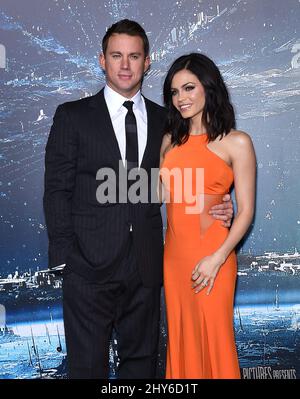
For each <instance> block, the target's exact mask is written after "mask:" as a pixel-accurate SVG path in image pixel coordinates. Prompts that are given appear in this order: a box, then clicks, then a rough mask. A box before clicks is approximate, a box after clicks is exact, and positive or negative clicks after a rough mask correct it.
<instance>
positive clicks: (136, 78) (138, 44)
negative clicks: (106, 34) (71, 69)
mask: <svg viewBox="0 0 300 399" xmlns="http://www.w3.org/2000/svg"><path fill="white" fill-rule="evenodd" d="M100 65H101V67H102V68H103V69H104V70H105V74H106V83H107V85H108V86H109V87H111V88H112V89H113V90H115V91H116V92H118V93H119V94H121V95H122V96H124V97H127V98H131V97H133V96H134V95H135V94H136V93H137V91H138V90H139V89H140V87H141V82H142V78H143V75H144V72H145V71H146V70H147V69H148V67H149V65H150V58H149V57H148V56H147V57H145V52H144V46H143V40H142V38H141V37H139V36H129V35H126V34H124V33H115V34H113V35H112V36H111V37H110V38H109V40H108V45H107V49H106V52H105V54H101V55H100Z"/></svg>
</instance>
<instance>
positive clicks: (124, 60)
mask: <svg viewBox="0 0 300 399" xmlns="http://www.w3.org/2000/svg"><path fill="white" fill-rule="evenodd" d="M121 68H122V69H128V68H129V60H128V58H127V57H122V62H121Z"/></svg>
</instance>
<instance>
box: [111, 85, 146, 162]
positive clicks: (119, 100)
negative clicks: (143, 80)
mask: <svg viewBox="0 0 300 399" xmlns="http://www.w3.org/2000/svg"><path fill="white" fill-rule="evenodd" d="M104 98H105V102H106V104H107V108H108V111H109V115H110V119H111V121H112V125H113V128H114V131H115V135H116V138H117V141H118V144H119V149H120V153H121V157H122V161H123V163H124V165H125V156H126V132H125V116H126V114H127V108H125V107H124V106H123V103H124V101H133V102H134V104H133V108H132V109H133V112H134V115H135V118H136V124H137V135H138V149H139V166H141V163H142V159H143V155H144V152H145V148H146V143H147V111H146V105H145V100H144V98H143V96H142V95H141V91H140V90H139V91H138V92H137V93H136V94H135V95H134V96H133V97H132V98H126V97H123V96H122V95H121V94H119V93H117V92H116V91H114V90H113V89H112V88H111V87H109V86H107V85H106V86H105V88H104Z"/></svg>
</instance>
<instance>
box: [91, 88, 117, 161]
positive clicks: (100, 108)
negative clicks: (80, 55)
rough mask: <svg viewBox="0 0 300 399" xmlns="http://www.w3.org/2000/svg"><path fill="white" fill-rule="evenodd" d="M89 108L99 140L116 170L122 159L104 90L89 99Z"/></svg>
mask: <svg viewBox="0 0 300 399" xmlns="http://www.w3.org/2000/svg"><path fill="white" fill-rule="evenodd" d="M90 107H91V108H93V119H94V121H95V128H96V129H97V130H99V131H100V132H99V133H100V138H101V140H102V142H103V144H104V145H105V147H106V148H107V151H109V152H110V154H111V156H112V160H113V161H114V162H115V165H116V167H117V168H118V166H119V165H118V162H119V160H121V159H122V157H121V153H120V149H119V145H118V141H117V138H116V134H115V131H114V128H113V124H112V122H111V119H110V115H109V111H108V108H107V105H106V102H105V99H104V89H102V90H101V91H99V93H97V94H96V95H95V96H93V97H92V98H91V101H90Z"/></svg>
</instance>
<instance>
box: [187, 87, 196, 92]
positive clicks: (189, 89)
mask: <svg viewBox="0 0 300 399" xmlns="http://www.w3.org/2000/svg"><path fill="white" fill-rule="evenodd" d="M194 88H195V86H187V87H186V88H185V90H186V91H191V90H193V89H194Z"/></svg>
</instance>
